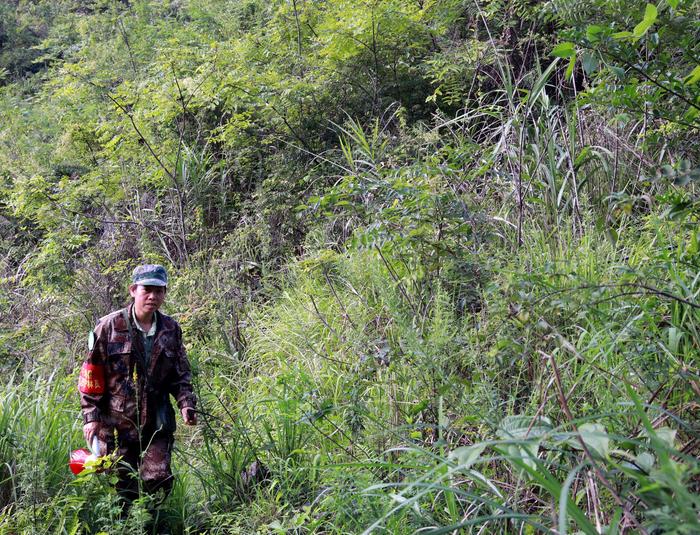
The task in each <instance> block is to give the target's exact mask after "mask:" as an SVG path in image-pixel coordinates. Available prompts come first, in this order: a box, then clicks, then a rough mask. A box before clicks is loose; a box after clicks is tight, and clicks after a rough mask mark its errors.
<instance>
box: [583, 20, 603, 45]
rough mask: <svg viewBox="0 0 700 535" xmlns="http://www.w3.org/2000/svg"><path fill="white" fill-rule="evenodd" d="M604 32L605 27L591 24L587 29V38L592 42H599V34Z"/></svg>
mask: <svg viewBox="0 0 700 535" xmlns="http://www.w3.org/2000/svg"><path fill="white" fill-rule="evenodd" d="M603 30H605V28H604V27H603V26H598V25H597V24H591V25H590V26H588V27H587V28H586V38H587V39H588V40H589V41H591V42H595V41H597V40H598V34H599V33H601V32H602V31H603Z"/></svg>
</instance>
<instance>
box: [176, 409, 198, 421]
mask: <svg viewBox="0 0 700 535" xmlns="http://www.w3.org/2000/svg"><path fill="white" fill-rule="evenodd" d="M180 412H181V413H182V419H183V420H184V421H185V423H186V424H187V425H197V413H196V412H194V409H193V408H192V407H182V408H181V409H180Z"/></svg>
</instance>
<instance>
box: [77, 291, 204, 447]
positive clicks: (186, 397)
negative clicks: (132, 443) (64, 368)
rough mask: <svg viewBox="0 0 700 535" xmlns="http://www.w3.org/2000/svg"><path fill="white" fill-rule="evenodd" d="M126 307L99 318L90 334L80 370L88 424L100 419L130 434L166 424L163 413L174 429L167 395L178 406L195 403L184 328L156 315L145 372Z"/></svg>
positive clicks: (82, 396) (83, 406)
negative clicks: (183, 336)
mask: <svg viewBox="0 0 700 535" xmlns="http://www.w3.org/2000/svg"><path fill="white" fill-rule="evenodd" d="M132 306H133V305H131V306H130V307H129V308H128V309H122V310H118V311H116V312H113V313H111V314H109V315H107V316H105V317H103V318H101V319H100V320H99V321H98V322H97V326H96V327H95V330H94V331H93V334H92V335H91V336H90V340H91V341H90V344H89V350H88V356H87V359H86V360H85V362H84V363H83V366H82V368H81V370H80V380H79V383H78V390H79V391H80V402H81V403H80V404H81V407H82V412H83V419H84V422H85V423H89V422H94V421H99V422H102V423H103V424H105V425H104V426H103V427H107V428H116V429H117V430H119V431H120V432H128V433H129V434H130V435H131V434H133V433H132V432H135V431H137V430H138V429H139V427H144V426H146V425H151V426H155V425H156V424H157V423H158V424H160V423H162V422H160V421H158V422H157V420H161V419H162V415H163V411H165V414H166V419H169V420H170V421H171V427H172V428H171V429H166V430H168V431H174V422H175V420H174V414H173V409H172V406H171V405H170V401H169V399H168V396H169V395H172V396H173V397H174V398H175V400H176V401H177V405H178V407H179V408H180V409H182V408H183V407H193V408H194V407H195V404H196V398H195V396H194V393H193V392H192V382H191V372H190V364H189V361H188V360H187V355H186V353H185V348H184V346H183V344H182V331H181V329H180V326H179V325H178V323H177V322H176V321H175V320H174V319H172V318H171V317H169V316H166V315H165V314H162V313H160V312H158V313H157V314H156V321H157V324H156V334H155V339H154V341H153V349H152V352H151V359H150V363H149V366H148V370H147V371H146V373H139V372H140V371H141V366H140V365H138V364H137V362H142V359H140V358H139V357H142V355H143V349H139V348H143V344H142V340H140V339H139V340H136V341H134V340H132V334H133V338H136V337H140V336H141V334H140V333H139V331H138V330H137V329H136V327H135V326H134V325H130V324H129V323H127V319H126V318H129V320H128V321H129V322H130V321H131V320H130V318H131V317H132V315H131V314H132V311H131V307H132Z"/></svg>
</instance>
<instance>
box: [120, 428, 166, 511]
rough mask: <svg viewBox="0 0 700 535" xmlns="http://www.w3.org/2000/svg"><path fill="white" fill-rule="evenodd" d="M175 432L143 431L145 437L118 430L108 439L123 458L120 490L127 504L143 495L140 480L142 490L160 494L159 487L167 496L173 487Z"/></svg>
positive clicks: (142, 434)
mask: <svg viewBox="0 0 700 535" xmlns="http://www.w3.org/2000/svg"><path fill="white" fill-rule="evenodd" d="M173 442H174V440H173V435H172V433H165V432H162V431H156V432H153V431H150V432H149V431H146V430H144V431H143V432H142V433H141V440H138V436H134V434H133V433H119V432H117V433H116V444H115V441H114V438H113V437H112V439H111V440H109V439H107V440H106V446H107V451H114V452H115V455H116V456H117V457H121V460H120V461H119V463H118V465H117V474H118V476H119V479H118V481H117V485H116V488H117V492H118V493H119V494H120V496H122V498H124V500H125V501H126V502H127V503H131V502H132V501H134V500H135V499H136V498H138V497H139V486H140V485H139V481H140V482H141V489H142V491H144V492H146V493H148V494H152V495H153V494H156V493H157V492H158V491H159V490H162V491H163V492H164V495H165V496H167V495H168V494H169V493H170V491H171V490H172V487H173V473H172V471H171V470H170V461H171V459H172V451H173Z"/></svg>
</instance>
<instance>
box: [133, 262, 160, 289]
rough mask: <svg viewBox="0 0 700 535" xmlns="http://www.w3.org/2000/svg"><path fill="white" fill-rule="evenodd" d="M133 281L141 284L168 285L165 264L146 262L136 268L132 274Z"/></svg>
mask: <svg viewBox="0 0 700 535" xmlns="http://www.w3.org/2000/svg"><path fill="white" fill-rule="evenodd" d="M131 282H132V283H133V284H140V285H141V286H167V285H168V274H167V273H166V272H165V268H164V267H163V266H159V265H158V264H144V265H142V266H138V267H137V268H136V269H134V272H133V273H132V275H131Z"/></svg>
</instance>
